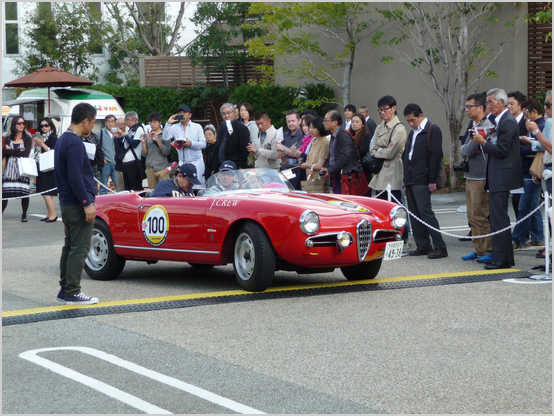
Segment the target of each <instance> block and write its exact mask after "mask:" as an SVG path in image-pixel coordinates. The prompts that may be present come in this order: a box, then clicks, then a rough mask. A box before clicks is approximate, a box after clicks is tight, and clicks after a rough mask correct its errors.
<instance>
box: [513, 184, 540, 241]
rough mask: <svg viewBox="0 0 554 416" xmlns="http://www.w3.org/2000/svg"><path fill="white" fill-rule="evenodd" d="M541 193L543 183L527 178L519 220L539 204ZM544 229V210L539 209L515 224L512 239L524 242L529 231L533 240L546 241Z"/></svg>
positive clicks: (520, 201) (520, 204)
mask: <svg viewBox="0 0 554 416" xmlns="http://www.w3.org/2000/svg"><path fill="white" fill-rule="evenodd" d="M540 195H541V185H540V184H535V183H533V181H532V180H531V179H525V185H524V187H523V194H522V195H521V199H520V200H519V215H518V218H517V219H518V221H519V220H520V219H521V218H523V217H525V216H526V215H527V214H529V213H530V212H531V211H533V210H534V209H535V208H537V207H538V206H539V203H540ZM543 230H544V228H543V222H542V212H541V211H540V210H538V211H537V212H535V213H534V214H533V215H532V216H531V217H529V218H527V219H526V220H525V221H522V222H521V223H519V224H517V225H516V226H515V228H514V232H513V233H512V241H514V242H516V243H518V244H523V243H525V240H526V238H527V233H529V234H531V241H542V242H544V231H543Z"/></svg>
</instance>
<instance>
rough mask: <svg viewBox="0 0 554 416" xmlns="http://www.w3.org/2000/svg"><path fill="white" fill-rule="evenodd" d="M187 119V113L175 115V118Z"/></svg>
mask: <svg viewBox="0 0 554 416" xmlns="http://www.w3.org/2000/svg"><path fill="white" fill-rule="evenodd" d="M184 119H185V115H184V114H177V115H176V116H175V120H184Z"/></svg>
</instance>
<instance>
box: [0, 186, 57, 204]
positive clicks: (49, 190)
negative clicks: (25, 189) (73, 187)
mask: <svg viewBox="0 0 554 416" xmlns="http://www.w3.org/2000/svg"><path fill="white" fill-rule="evenodd" d="M56 189H58V187H56V188H52V189H48V190H46V191H43V192H39V193H34V194H29V195H25V196H14V197H13V198H2V201H11V200H12V199H25V198H32V197H34V196H39V195H43V194H46V193H48V192H52V191H55V190H56Z"/></svg>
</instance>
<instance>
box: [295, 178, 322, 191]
mask: <svg viewBox="0 0 554 416" xmlns="http://www.w3.org/2000/svg"><path fill="white" fill-rule="evenodd" d="M300 187H301V188H302V190H303V191H304V192H308V193H310V194H321V193H324V192H325V182H324V180H323V179H312V180H311V181H300Z"/></svg>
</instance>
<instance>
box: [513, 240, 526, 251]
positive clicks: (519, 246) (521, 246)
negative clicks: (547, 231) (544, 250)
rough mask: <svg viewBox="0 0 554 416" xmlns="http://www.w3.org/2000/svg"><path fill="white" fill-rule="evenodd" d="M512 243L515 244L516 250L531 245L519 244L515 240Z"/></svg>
mask: <svg viewBox="0 0 554 416" xmlns="http://www.w3.org/2000/svg"><path fill="white" fill-rule="evenodd" d="M512 245H513V246H514V250H521V249H522V248H527V247H529V246H528V245H527V244H525V243H524V244H519V243H516V242H515V241H512Z"/></svg>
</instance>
